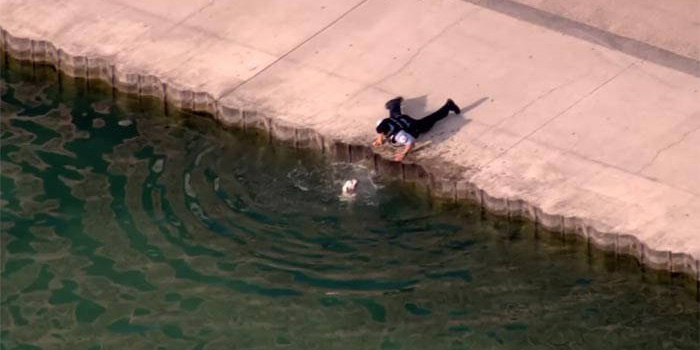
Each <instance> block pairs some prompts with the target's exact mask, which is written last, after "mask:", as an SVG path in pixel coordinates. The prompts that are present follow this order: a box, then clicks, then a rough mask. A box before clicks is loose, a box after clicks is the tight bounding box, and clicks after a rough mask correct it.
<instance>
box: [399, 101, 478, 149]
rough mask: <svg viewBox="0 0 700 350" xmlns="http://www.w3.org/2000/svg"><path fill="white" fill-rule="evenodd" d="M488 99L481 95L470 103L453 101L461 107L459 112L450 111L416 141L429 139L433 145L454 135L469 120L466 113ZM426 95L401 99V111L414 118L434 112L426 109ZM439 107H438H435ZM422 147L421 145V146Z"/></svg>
mask: <svg viewBox="0 0 700 350" xmlns="http://www.w3.org/2000/svg"><path fill="white" fill-rule="evenodd" d="M445 100H447V99H445ZM487 100H488V97H482V98H480V99H478V100H476V101H474V102H472V103H471V104H470V105H466V106H465V105H462V104H460V102H461V101H455V102H456V103H457V105H459V107H460V109H461V113H460V114H457V115H454V114H452V113H450V114H449V115H448V116H447V117H445V119H442V120H440V121H439V122H437V123H436V124H435V126H433V128H432V129H430V131H428V132H427V133H425V134H423V135H421V136H420V138H419V140H418V142H419V143H421V142H425V141H430V146H435V145H438V144H440V143H442V142H443V141H445V140H447V139H449V138H450V137H452V136H454V134H456V133H457V132H458V131H459V130H460V129H462V127H463V126H465V125H467V124H468V123H469V122H470V121H471V120H470V119H467V118H466V114H467V113H468V112H469V111H471V110H472V109H474V108H476V107H478V106H479V105H480V104H482V103H484V102H485V101H487ZM426 105H427V96H426V95H423V96H419V97H414V98H406V99H404V100H403V103H402V105H401V107H402V108H401V111H402V112H403V113H404V114H408V115H410V116H411V117H413V118H414V119H420V118H423V117H425V116H427V115H429V114H430V113H433V112H435V111H434V110H432V111H428V110H426ZM437 108H439V107H437ZM421 148H422V147H421Z"/></svg>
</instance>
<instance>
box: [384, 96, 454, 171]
mask: <svg viewBox="0 0 700 350" xmlns="http://www.w3.org/2000/svg"><path fill="white" fill-rule="evenodd" d="M401 102H403V97H401V96H399V97H397V98H394V99H391V100H389V101H387V102H386V104H385V105H384V107H386V109H388V110H389V118H385V119H382V120H380V121H379V122H378V123H377V134H378V135H377V138H376V139H375V140H374V141H373V142H372V146H381V145H382V144H383V143H384V140H385V139H388V140H389V142H391V143H392V144H393V145H398V146H403V147H404V148H403V150H402V151H400V152H399V153H397V154H396V156H394V160H395V161H397V162H400V161H402V160H403V159H404V157H406V154H408V152H409V151H410V150H411V149H412V148H413V146H414V145H415V144H416V140H417V139H418V137H419V136H420V135H421V134H424V133H426V132H428V130H430V129H431V128H432V127H433V125H435V123H437V122H438V121H439V120H441V119H443V118H445V117H446V116H447V115H448V114H449V113H450V112H454V113H455V114H460V113H461V111H460V109H459V107H458V106H457V104H456V103H455V102H454V101H452V99H447V102H445V104H444V105H443V106H442V107H440V109H438V110H437V111H435V112H434V113H433V114H431V115H429V116H426V117H424V118H422V119H418V120H416V119H413V118H411V117H410V116H408V115H406V114H403V113H401Z"/></svg>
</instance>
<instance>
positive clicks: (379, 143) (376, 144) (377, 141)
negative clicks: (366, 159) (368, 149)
mask: <svg viewBox="0 0 700 350" xmlns="http://www.w3.org/2000/svg"><path fill="white" fill-rule="evenodd" d="M381 145H382V141H381V140H379V139H376V140H374V141H372V146H375V147H376V146H381Z"/></svg>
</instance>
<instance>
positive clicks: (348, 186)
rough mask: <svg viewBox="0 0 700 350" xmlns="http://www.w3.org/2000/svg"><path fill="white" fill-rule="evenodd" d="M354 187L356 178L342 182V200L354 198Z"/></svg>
mask: <svg viewBox="0 0 700 350" xmlns="http://www.w3.org/2000/svg"><path fill="white" fill-rule="evenodd" d="M355 187H357V180H356V179H351V180H347V181H345V183H344V184H343V192H342V193H341V195H340V197H341V199H344V200H351V199H354V198H355Z"/></svg>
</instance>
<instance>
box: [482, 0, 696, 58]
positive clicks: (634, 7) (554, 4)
mask: <svg viewBox="0 0 700 350" xmlns="http://www.w3.org/2000/svg"><path fill="white" fill-rule="evenodd" d="M474 1H479V0H474ZM513 1H516V2H518V3H522V4H524V5H529V6H531V7H534V8H537V9H540V10H542V11H546V12H549V13H552V14H556V15H560V16H563V17H565V18H568V19H572V20H574V21H578V22H582V23H585V24H588V25H591V26H594V27H596V28H600V29H602V30H605V31H608V32H611V33H615V34H617V35H622V36H624V37H627V38H631V39H635V40H638V41H642V42H645V43H649V44H651V45H654V46H657V47H660V48H663V49H666V50H669V51H672V52H675V53H677V54H679V55H683V56H686V57H690V58H692V59H695V60H700V2H698V1H696V0H673V1H658V0H616V1H615V4H614V6H611V3H610V2H609V1H605V0H589V1H567V0H513ZM693 33H694V34H693Z"/></svg>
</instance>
